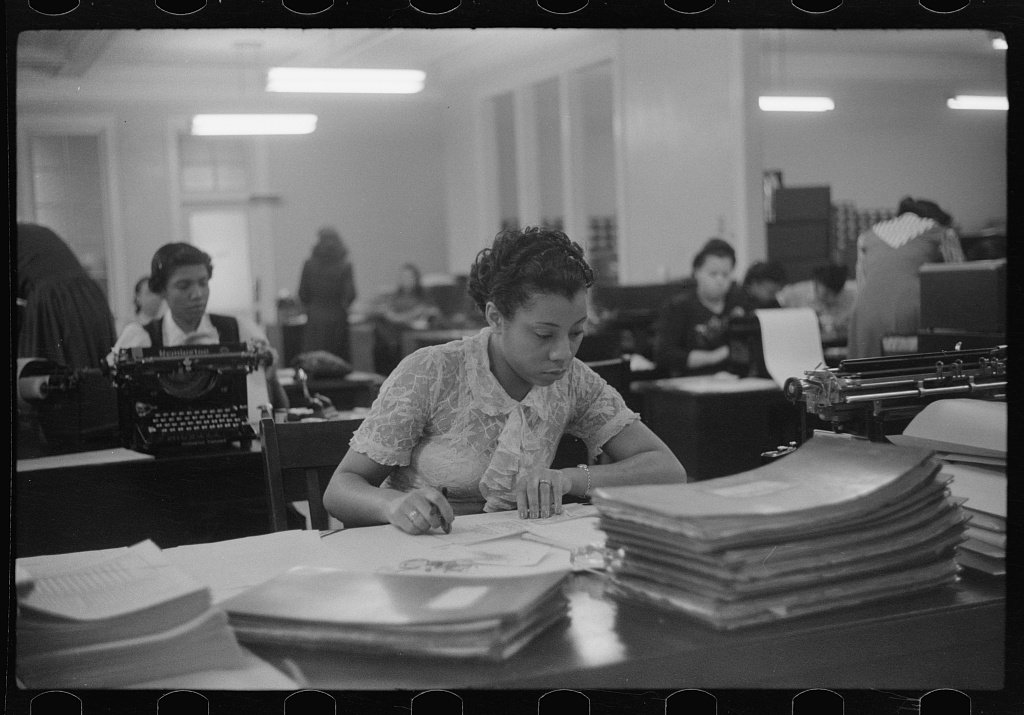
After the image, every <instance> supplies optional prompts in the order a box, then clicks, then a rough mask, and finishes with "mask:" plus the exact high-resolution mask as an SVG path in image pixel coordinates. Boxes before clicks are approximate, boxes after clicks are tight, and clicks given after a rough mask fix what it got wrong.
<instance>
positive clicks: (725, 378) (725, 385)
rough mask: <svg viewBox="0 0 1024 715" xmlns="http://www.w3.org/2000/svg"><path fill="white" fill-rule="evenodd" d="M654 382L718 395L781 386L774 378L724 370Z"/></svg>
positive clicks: (695, 392) (682, 390)
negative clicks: (713, 373) (737, 373)
mask: <svg viewBox="0 0 1024 715" xmlns="http://www.w3.org/2000/svg"><path fill="white" fill-rule="evenodd" d="M653 384H654V385H656V386H657V387H659V388H667V389H669V390H679V391H680V392H688V393H690V394H692V395H717V394H721V393H726V392H728V393H732V392H762V391H766V390H777V389H779V386H778V385H776V384H775V381H774V380H769V379H768V378H766V377H737V376H736V375H733V374H731V373H727V372H723V373H718V374H715V375H691V376H689V377H668V378H664V379H662V380H655V381H653Z"/></svg>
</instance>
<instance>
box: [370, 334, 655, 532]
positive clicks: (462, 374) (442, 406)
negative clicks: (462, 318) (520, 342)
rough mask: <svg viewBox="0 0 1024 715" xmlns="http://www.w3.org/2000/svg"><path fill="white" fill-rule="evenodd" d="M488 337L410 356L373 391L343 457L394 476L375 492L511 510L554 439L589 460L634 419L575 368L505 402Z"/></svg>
mask: <svg viewBox="0 0 1024 715" xmlns="http://www.w3.org/2000/svg"><path fill="white" fill-rule="evenodd" d="M490 334H491V330H490V328H484V329H483V330H481V331H480V332H479V333H478V334H476V335H474V336H472V337H468V338H463V339H462V340H456V341H454V342H451V343H447V344H445V345H434V346H430V347H426V348H422V349H420V350H417V351H416V352H415V353H413V354H412V355H409V356H408V357H407V358H405V359H404V360H403V361H402V362H401V363H400V364H399V365H398V367H397V368H395V370H394V371H393V372H392V373H391V375H390V376H389V377H388V379H387V380H385V381H384V384H383V385H381V390H380V394H379V396H378V397H377V399H376V400H375V401H374V403H373V406H372V408H371V409H370V413H369V415H368V416H367V417H366V419H365V420H364V421H363V423H362V425H361V426H360V427H359V429H358V430H357V431H356V433H355V435H354V436H353V438H352V441H351V448H352V449H354V450H356V451H357V452H360V453H362V454H365V455H366V456H367V457H369V458H370V459H372V460H374V461H375V462H378V463H379V464H384V465H394V466H395V467H396V469H395V470H394V471H392V472H391V474H390V475H389V476H388V477H387V479H386V480H385V481H384V484H383V486H386V487H391V488H393V489H398V490H401V491H409V490H412V489H415V488H417V487H420V486H423V485H431V486H434V487H437V488H441V487H447V489H448V499H449V501H451V502H452V505H453V507H456V511H457V513H458V512H462V513H465V512H466V511H470V509H469V508H467V507H470V506H471V505H472V504H476V505H478V508H477V510H479V507H482V508H483V510H484V511H499V510H503V509H514V508H516V496H515V479H516V475H517V474H519V473H520V472H529V471H530V470H532V469H534V468H537V467H547V466H549V465H550V464H551V460H552V459H553V458H554V456H555V450H556V449H557V447H558V442H559V440H560V439H561V437H562V435H563V434H565V433H568V434H571V435H574V436H576V437H579V438H580V439H582V440H583V441H584V443H585V444H586V445H587V449H588V451H589V453H590V455H591V456H592V457H596V456H597V455H598V454H599V453H600V452H601V448H602V446H603V445H604V444H605V443H607V442H608V440H610V439H611V438H612V437H614V436H615V435H617V434H618V433H619V432H620V431H621V430H622V429H623V428H624V427H625V426H626V425H628V424H631V423H632V422H633V421H635V420H637V419H639V418H640V416H639V415H638V414H637V413H635V412H633V411H632V410H630V409H629V408H628V407H626V403H625V401H624V400H623V399H622V397H621V395H619V393H618V392H616V391H615V390H614V389H613V388H612V387H611V386H609V385H608V383H607V382H605V381H604V379H603V378H601V377H600V376H599V375H598V374H597V373H595V372H594V371H593V370H591V369H590V368H589V367H587V366H586V365H585V364H584V363H583V362H581V361H580V360H573V363H572V367H571V368H570V369H569V371H568V372H567V373H566V375H565V376H564V377H562V378H561V379H560V380H558V381H557V382H555V383H553V384H551V385H549V386H547V387H537V386H534V387H533V388H532V389H531V390H530V392H529V393H528V394H527V395H526V397H525V398H524V399H523V401H522V402H517V401H515V400H513V399H512V398H511V397H509V395H508V393H507V392H505V390H504V388H502V386H501V385H500V383H499V382H498V380H497V378H495V377H494V375H493V374H492V373H491V370H490V362H489V360H488V356H487V344H488V340H489V339H490ZM460 507H461V508H460Z"/></svg>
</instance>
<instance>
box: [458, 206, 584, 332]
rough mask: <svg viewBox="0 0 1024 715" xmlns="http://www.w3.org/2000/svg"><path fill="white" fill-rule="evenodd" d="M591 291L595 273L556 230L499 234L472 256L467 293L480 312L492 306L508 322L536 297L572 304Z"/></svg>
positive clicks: (579, 251)
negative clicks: (544, 295) (560, 298)
mask: <svg viewBox="0 0 1024 715" xmlns="http://www.w3.org/2000/svg"><path fill="white" fill-rule="evenodd" d="M592 285H594V271H593V269H592V268H591V267H590V265H589V264H588V263H587V261H586V258H584V256H583V249H582V248H581V247H580V245H579V244H578V243H576V242H575V241H572V240H570V239H569V237H568V236H566V235H565V234H564V233H563V232H561V231H558V230H556V229H552V228H543V227H534V226H531V227H527V228H523V229H506V230H504V231H501V232H499V233H498V235H496V236H495V237H494V243H493V244H492V245H491V247H490V248H485V249H483V250H482V251H480V252H479V253H478V254H477V255H476V260H475V261H473V266H472V268H470V271H469V284H468V291H469V295H470V297H471V298H472V299H473V302H474V303H476V306H477V307H478V308H479V309H480V310H481V312H483V311H484V309H485V308H486V306H487V303H488V302H493V303H494V305H495V306H496V307H497V308H498V310H499V311H501V314H502V315H504V316H507V317H511V316H513V315H515V312H516V311H517V310H518V309H519V308H521V307H522V306H523V305H525V304H526V303H527V302H528V301H529V300H530V299H531V298H532V296H533V294H535V293H551V294H554V295H561V296H565V297H566V298H572V297H574V296H575V295H576V294H577V293H578V292H579V291H581V290H584V289H586V288H590V286H592Z"/></svg>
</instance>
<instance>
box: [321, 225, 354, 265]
mask: <svg viewBox="0 0 1024 715" xmlns="http://www.w3.org/2000/svg"><path fill="white" fill-rule="evenodd" d="M316 235H317V242H316V245H315V246H313V257H314V258H316V259H317V260H320V261H327V262H329V263H334V262H337V261H342V260H344V259H345V258H347V257H348V248H347V247H346V246H345V242H344V241H342V240H341V234H340V233H338V229H336V228H334V226H321V227H320V228H319V229H318V230H317V232H316Z"/></svg>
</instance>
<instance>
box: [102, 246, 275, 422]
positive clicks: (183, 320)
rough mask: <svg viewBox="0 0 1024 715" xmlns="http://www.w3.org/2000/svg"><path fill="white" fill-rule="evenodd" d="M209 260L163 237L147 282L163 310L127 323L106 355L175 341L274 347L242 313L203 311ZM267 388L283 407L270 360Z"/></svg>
mask: <svg viewBox="0 0 1024 715" xmlns="http://www.w3.org/2000/svg"><path fill="white" fill-rule="evenodd" d="M212 277H213V260H212V259H211V258H210V255H209V254H208V253H206V252H205V251H202V250H200V249H198V248H196V247H195V246H193V245H192V244H190V243H168V244H165V245H163V246H161V247H160V248H159V249H157V251H156V253H155V254H153V260H152V263H151V270H150V277H149V288H150V290H151V291H153V292H154V293H156V294H158V295H159V296H160V297H162V298H163V299H164V301H165V302H166V304H167V311H166V313H165V314H164V315H163V317H160V318H156V319H154V320H152V321H150V322H148V323H146V324H145V325H141V324H139V323H130V324H129V325H128V326H126V327H125V329H124V330H123V331H122V332H121V335H120V337H119V338H118V339H117V342H116V343H114V347H113V349H112V350H111V354H110V356H108V360H113V357H114V356H115V355H117V353H118V351H119V350H121V349H122V348H148V347H165V346H166V347H174V346H178V345H215V344H218V343H249V344H253V345H255V346H257V347H260V348H266V349H267V350H268V352H269V354H270V355H273V350H272V349H271V348H270V342H269V341H268V340H267V336H266V333H264V332H263V330H262V329H261V328H260V327H259V326H258V325H256V323H254V322H252V321H251V320H248V319H246V318H243V317H241V316H238V317H232V316H226V315H216V314H213V313H207V312H206V304H207V302H209V300H210V279H211V278H212ZM265 368H266V375H267V389H268V392H269V395H270V400H271V402H272V403H273V405H274V407H277V408H281V409H285V408H287V407H288V397H287V395H285V392H284V389H283V388H282V387H281V385H280V384H279V382H278V380H277V375H276V373H275V371H274V364H273V362H270V363H269V364H268V365H266V366H265Z"/></svg>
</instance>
